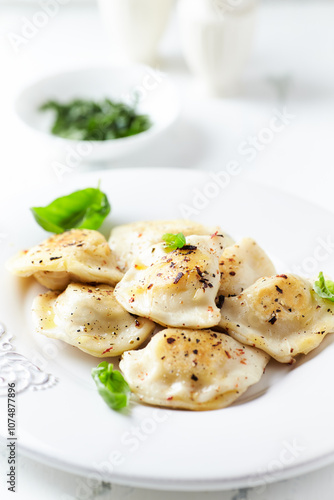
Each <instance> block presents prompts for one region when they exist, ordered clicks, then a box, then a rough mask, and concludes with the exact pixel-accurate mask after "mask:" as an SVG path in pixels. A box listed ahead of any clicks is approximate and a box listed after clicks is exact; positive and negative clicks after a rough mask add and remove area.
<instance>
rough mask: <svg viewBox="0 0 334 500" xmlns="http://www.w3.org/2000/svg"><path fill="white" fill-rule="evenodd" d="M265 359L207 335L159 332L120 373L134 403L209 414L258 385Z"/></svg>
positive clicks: (232, 342) (131, 356) (125, 357)
mask: <svg viewBox="0 0 334 500" xmlns="http://www.w3.org/2000/svg"><path fill="white" fill-rule="evenodd" d="M268 360H269V356H268V355H267V354H265V353H264V352H262V351H259V350H257V349H254V348H252V347H245V346H244V345H242V344H240V343H239V342H237V341H236V340H234V339H232V338H231V337H229V336H228V335H225V334H223V333H216V332H213V331H211V330H200V331H199V330H179V329H174V328H170V329H167V330H162V331H160V332H159V333H157V334H156V335H154V337H153V338H152V339H151V340H150V342H149V343H148V345H147V346H146V347H145V348H144V349H141V350H139V351H131V352H125V353H124V354H123V357H122V360H121V362H120V368H121V370H122V372H123V374H124V376H125V378H126V380H127V382H128V384H129V385H130V388H131V390H132V391H133V392H134V393H135V394H136V395H137V396H138V398H139V400H140V401H142V402H144V403H148V404H151V405H157V406H166V407H172V408H183V409H187V410H214V409H218V408H224V407H226V406H228V405H230V404H231V403H233V401H235V400H236V399H237V398H238V397H239V396H240V395H241V394H242V393H244V392H245V391H246V390H247V389H248V387H250V386H251V385H253V384H255V383H256V382H258V381H259V380H260V378H261V377H262V374H263V372H264V369H265V367H266V365H267V363H268Z"/></svg>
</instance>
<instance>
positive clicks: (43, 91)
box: [14, 65, 179, 161]
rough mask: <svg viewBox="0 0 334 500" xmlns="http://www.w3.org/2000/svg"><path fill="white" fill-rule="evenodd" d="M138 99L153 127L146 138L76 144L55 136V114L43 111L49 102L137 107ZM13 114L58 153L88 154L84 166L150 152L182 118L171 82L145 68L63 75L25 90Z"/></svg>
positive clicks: (16, 103) (131, 67) (75, 71)
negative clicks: (118, 103)
mask: <svg viewBox="0 0 334 500" xmlns="http://www.w3.org/2000/svg"><path fill="white" fill-rule="evenodd" d="M136 95H137V97H138V106H137V111H138V113H141V114H142V113H143V114H147V115H149V117H150V119H151V121H152V126H151V127H150V128H149V129H148V130H147V131H145V132H141V133H140V134H137V135H134V136H131V137H125V138H121V139H113V140H107V141H76V140H71V139H64V138H62V137H59V136H56V135H53V134H52V133H51V126H52V123H53V120H54V114H53V113H52V112H51V111H48V112H46V111H44V112H42V111H39V108H40V106H41V105H42V104H43V103H45V102H46V101H49V100H56V101H59V102H61V103H66V102H68V101H70V100H72V99H76V98H82V99H91V100H97V101H98V100H102V99H104V98H106V97H107V98H110V99H114V100H117V101H122V102H126V103H127V104H131V103H133V99H134V97H135V96H136ZM14 109H15V112H16V114H17V116H18V117H19V119H20V120H21V122H23V124H25V125H26V126H27V127H29V128H30V130H31V131H32V132H34V133H35V134H38V135H39V137H40V138H41V139H44V140H45V141H49V144H50V145H51V146H54V147H55V148H56V149H58V150H59V149H60V148H61V149H74V150H77V151H78V150H82V151H86V153H85V155H84V156H85V157H84V160H85V161H107V160H109V159H111V158H117V157H120V156H124V155H126V154H129V153H133V152H134V151H136V150H137V149H139V148H143V147H144V146H148V145H149V144H150V143H151V141H153V140H154V139H155V137H157V136H158V135H159V134H161V133H162V132H163V131H165V130H166V129H167V128H169V127H170V126H171V125H172V123H173V122H174V121H175V120H176V118H177V116H178V112H179V105H178V98H177V93H176V89H175V87H174V85H173V84H172V83H171V82H170V81H169V79H168V78H167V76H166V75H165V74H163V73H161V72H159V71H157V70H154V69H153V68H150V67H148V66H142V65H133V66H122V67H105V68H101V67H97V68H93V67H92V68H86V69H77V70H73V71H68V72H64V73H59V74H56V75H53V76H49V77H46V78H44V79H42V80H39V81H37V82H35V83H33V84H31V85H29V86H28V87H26V88H24V89H23V90H22V91H21V92H20V94H19V95H18V97H17V98H16V100H15V104H14Z"/></svg>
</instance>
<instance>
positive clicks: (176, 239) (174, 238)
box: [162, 233, 187, 252]
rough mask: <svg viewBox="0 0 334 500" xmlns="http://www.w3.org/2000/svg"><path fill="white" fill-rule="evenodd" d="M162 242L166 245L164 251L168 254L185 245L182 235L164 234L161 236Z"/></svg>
mask: <svg viewBox="0 0 334 500" xmlns="http://www.w3.org/2000/svg"><path fill="white" fill-rule="evenodd" d="M162 240H163V241H164V242H165V243H166V245H165V250H167V251H168V252H171V251H172V250H176V249H177V248H183V247H184V246H185V245H186V243H187V242H186V238H185V236H184V234H183V233H178V234H172V233H166V234H164V235H163V236H162Z"/></svg>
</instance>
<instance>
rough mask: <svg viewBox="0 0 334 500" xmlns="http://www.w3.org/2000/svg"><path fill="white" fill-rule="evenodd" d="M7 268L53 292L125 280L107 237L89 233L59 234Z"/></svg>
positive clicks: (78, 230) (79, 231)
mask: <svg viewBox="0 0 334 500" xmlns="http://www.w3.org/2000/svg"><path fill="white" fill-rule="evenodd" d="M8 268H9V270H10V271H11V272H12V273H13V274H16V275H17V276H21V277H27V276H34V277H35V278H36V280H37V281H38V282H39V283H41V285H43V286H45V287H47V288H50V289H51V290H63V289H64V288H66V286H67V285H68V283H70V282H71V281H80V282H83V283H105V284H107V285H115V284H116V283H117V282H118V281H120V280H121V279H122V276H123V274H122V273H121V272H120V271H119V269H118V268H117V267H116V262H115V258H114V256H113V254H112V252H111V250H110V247H109V245H108V243H107V241H106V239H105V238H104V236H103V235H102V234H101V233H99V232H98V231H92V230H88V229H84V230H82V229H72V230H71V231H66V232H65V233H62V234H56V235H55V236H52V237H51V238H49V239H47V240H45V241H43V243H41V244H40V245H37V246H35V247H33V248H31V249H30V250H23V251H21V252H19V253H18V254H17V255H16V256H14V257H13V258H12V259H11V260H10V261H9V263H8Z"/></svg>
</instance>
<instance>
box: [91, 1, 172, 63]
mask: <svg viewBox="0 0 334 500" xmlns="http://www.w3.org/2000/svg"><path fill="white" fill-rule="evenodd" d="M173 3H174V0H98V5H99V8H100V12H101V15H102V20H103V22H104V25H105V27H106V29H107V33H108V37H109V40H110V42H111V47H110V50H111V53H112V56H113V58H114V59H116V60H118V61H120V60H124V59H125V60H130V61H136V62H141V63H147V64H152V63H154V62H155V58H156V55H157V48H158V44H159V41H160V39H161V36H162V34H163V32H164V30H165V27H166V25H167V21H168V19H169V15H170V11H171V8H172V6H173Z"/></svg>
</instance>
